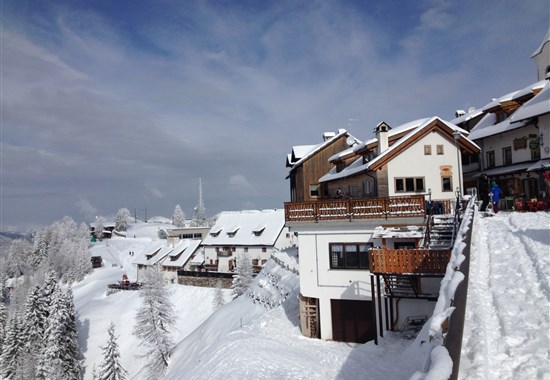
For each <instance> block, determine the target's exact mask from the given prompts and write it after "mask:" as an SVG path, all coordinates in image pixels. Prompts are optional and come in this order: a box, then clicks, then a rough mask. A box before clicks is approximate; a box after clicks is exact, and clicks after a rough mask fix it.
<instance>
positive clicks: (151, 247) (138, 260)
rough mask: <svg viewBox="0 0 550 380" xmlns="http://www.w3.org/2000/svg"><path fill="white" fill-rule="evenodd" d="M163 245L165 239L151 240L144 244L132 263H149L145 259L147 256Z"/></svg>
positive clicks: (149, 263)
mask: <svg viewBox="0 0 550 380" xmlns="http://www.w3.org/2000/svg"><path fill="white" fill-rule="evenodd" d="M165 245H166V240H153V241H152V242H151V243H149V244H148V245H146V246H145V248H143V250H142V251H141V252H140V253H139V254H138V255H137V256H136V258H135V259H134V261H133V264H141V265H151V262H150V261H149V260H148V259H147V256H149V255H152V254H153V253H155V252H158V251H160V250H161V249H162V248H163V247H164V246H165ZM157 255H158V254H157ZM157 255H155V256H157Z"/></svg>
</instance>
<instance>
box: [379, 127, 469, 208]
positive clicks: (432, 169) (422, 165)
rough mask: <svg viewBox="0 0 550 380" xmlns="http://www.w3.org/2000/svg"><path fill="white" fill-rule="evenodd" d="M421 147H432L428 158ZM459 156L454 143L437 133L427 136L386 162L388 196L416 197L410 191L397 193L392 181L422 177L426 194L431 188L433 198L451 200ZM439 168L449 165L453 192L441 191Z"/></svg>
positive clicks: (454, 187)
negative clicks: (440, 149) (441, 151)
mask: <svg viewBox="0 0 550 380" xmlns="http://www.w3.org/2000/svg"><path fill="white" fill-rule="evenodd" d="M424 145H431V147H432V154H431V155H424ZM437 145H443V152H444V154H443V155H438V154H437V148H436V147H437ZM459 156H460V155H458V157H457V149H456V147H455V143H454V141H452V142H451V141H449V140H448V139H446V138H444V137H443V136H441V135H440V134H439V133H437V132H433V133H429V134H428V135H426V136H425V137H424V138H422V139H421V140H419V141H417V142H416V143H415V144H414V145H413V146H411V147H409V149H407V150H406V151H404V152H403V153H401V154H400V155H399V156H398V157H396V158H394V159H393V160H392V161H391V162H390V163H389V165H388V185H389V194H390V196H395V195H414V194H415V193H410V192H409V193H407V192H405V193H403V192H399V193H396V192H395V180H394V178H403V177H424V178H425V180H424V186H425V192H426V193H427V192H428V189H432V198H433V199H454V198H455V194H454V189H456V188H457V187H459V184H458V179H459V171H458V167H459V165H458V160H459V159H460V157H459ZM442 165H451V168H452V179H453V180H452V181H453V183H452V189H453V191H449V192H447V191H446V192H443V190H442V181H441V175H440V166H442Z"/></svg>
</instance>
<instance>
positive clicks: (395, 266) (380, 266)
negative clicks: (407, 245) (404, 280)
mask: <svg viewBox="0 0 550 380" xmlns="http://www.w3.org/2000/svg"><path fill="white" fill-rule="evenodd" d="M369 254H370V255H369V259H370V260H369V269H370V271H371V273H373V274H387V273H391V274H418V275H434V274H441V275H443V274H445V270H446V268H447V264H448V262H449V259H450V257H451V249H450V248H449V249H371V250H369Z"/></svg>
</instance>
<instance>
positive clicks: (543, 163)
mask: <svg viewBox="0 0 550 380" xmlns="http://www.w3.org/2000/svg"><path fill="white" fill-rule="evenodd" d="M541 169H550V158H547V159H546V160H540V161H539V162H537V163H535V164H533V165H531V166H529V167H528V168H527V171H528V172H534V171H536V170H541Z"/></svg>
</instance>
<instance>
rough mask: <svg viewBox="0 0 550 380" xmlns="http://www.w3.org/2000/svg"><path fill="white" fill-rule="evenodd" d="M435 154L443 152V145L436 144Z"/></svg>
mask: <svg viewBox="0 0 550 380" xmlns="http://www.w3.org/2000/svg"><path fill="white" fill-rule="evenodd" d="M437 154H438V155H442V154H445V151H444V150H443V145H438V146H437Z"/></svg>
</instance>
